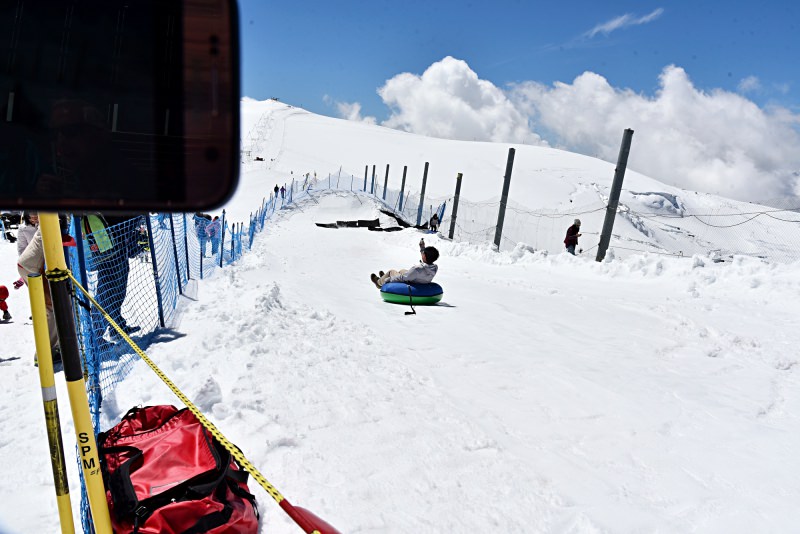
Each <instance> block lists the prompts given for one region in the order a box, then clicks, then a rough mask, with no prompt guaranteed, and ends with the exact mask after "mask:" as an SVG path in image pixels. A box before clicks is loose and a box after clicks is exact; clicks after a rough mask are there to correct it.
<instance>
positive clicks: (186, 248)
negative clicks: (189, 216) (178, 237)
mask: <svg viewBox="0 0 800 534" xmlns="http://www.w3.org/2000/svg"><path fill="white" fill-rule="evenodd" d="M183 252H184V254H186V279H187V280H191V279H192V272H191V271H190V270H189V234H188V233H187V232H186V214H185V213H184V214H183Z"/></svg>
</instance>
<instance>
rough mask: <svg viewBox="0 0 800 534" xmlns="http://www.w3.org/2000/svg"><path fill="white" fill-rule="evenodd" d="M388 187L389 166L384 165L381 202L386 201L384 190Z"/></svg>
mask: <svg viewBox="0 0 800 534" xmlns="http://www.w3.org/2000/svg"><path fill="white" fill-rule="evenodd" d="M388 187H389V164H388V163H387V164H386V177H385V178H384V179H383V200H386V189H387V188H388Z"/></svg>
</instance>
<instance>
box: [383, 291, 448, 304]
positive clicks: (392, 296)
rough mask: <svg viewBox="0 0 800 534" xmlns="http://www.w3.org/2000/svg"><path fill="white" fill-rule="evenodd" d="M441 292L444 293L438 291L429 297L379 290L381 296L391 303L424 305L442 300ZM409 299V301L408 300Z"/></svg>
mask: <svg viewBox="0 0 800 534" xmlns="http://www.w3.org/2000/svg"><path fill="white" fill-rule="evenodd" d="M443 294H444V293H439V294H438V295H433V296H431V297H409V296H408V295H398V294H396V293H386V292H385V291H381V298H382V299H383V300H384V301H386V302H391V303H392V304H406V305H408V304H411V305H412V306H424V305H426V304H436V303H437V302H439V301H440V300H442V295H443ZM409 299H410V300H411V302H409Z"/></svg>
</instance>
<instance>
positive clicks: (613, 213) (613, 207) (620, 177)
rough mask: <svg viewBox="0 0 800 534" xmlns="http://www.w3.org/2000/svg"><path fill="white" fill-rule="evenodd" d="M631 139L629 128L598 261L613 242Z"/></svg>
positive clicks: (610, 196) (623, 135)
mask: <svg viewBox="0 0 800 534" xmlns="http://www.w3.org/2000/svg"><path fill="white" fill-rule="evenodd" d="M631 139H633V130H631V129H630V128H627V129H626V130H625V132H623V134H622V144H621V145H620V147H619V157H618V158H617V168H616V169H615V170H614V181H613V182H612V183H611V193H610V194H609V196H608V207H607V208H606V218H605V221H603V232H602V233H601V234H600V243H599V244H598V245H597V257H596V258H595V260H596V261H603V258H605V257H606V251H607V250H608V244H609V243H610V242H611V231H612V230H613V229H614V218H615V217H616V215H617V206H618V205H619V195H620V192H621V191H622V180H623V179H624V178H625V168H626V167H627V166H628V154H630V151H631Z"/></svg>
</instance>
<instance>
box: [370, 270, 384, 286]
mask: <svg viewBox="0 0 800 534" xmlns="http://www.w3.org/2000/svg"><path fill="white" fill-rule="evenodd" d="M369 279H370V280H372V283H373V284H375V287H377V288H378V289H380V288H381V286H380V284H379V283H378V275H377V274H375V273H372V274H371V275H369Z"/></svg>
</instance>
